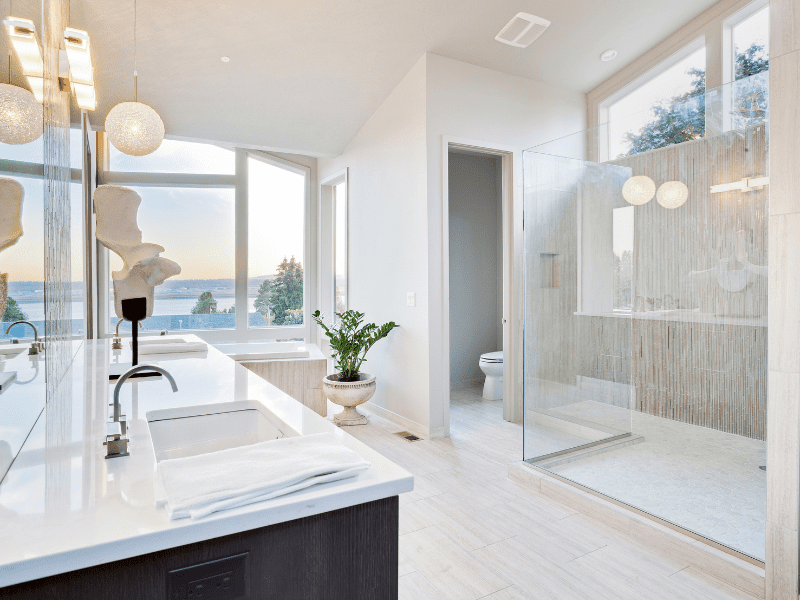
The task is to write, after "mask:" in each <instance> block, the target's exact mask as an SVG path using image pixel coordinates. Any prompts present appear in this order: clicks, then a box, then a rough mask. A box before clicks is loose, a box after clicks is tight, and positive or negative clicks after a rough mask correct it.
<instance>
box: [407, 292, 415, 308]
mask: <svg viewBox="0 0 800 600" xmlns="http://www.w3.org/2000/svg"><path fill="white" fill-rule="evenodd" d="M406 304H407V305H408V306H416V305H417V295H416V294H415V293H414V292H408V294H406Z"/></svg>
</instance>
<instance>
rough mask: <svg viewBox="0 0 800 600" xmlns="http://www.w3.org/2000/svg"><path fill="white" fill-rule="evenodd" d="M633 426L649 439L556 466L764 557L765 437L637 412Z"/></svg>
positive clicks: (578, 411) (597, 411)
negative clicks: (740, 434)
mask: <svg viewBox="0 0 800 600" xmlns="http://www.w3.org/2000/svg"><path fill="white" fill-rule="evenodd" d="M622 410H624V409H620V408H618V407H614V406H607V405H603V404H602V403H599V402H592V401H586V402H580V403H575V404H571V405H569V406H566V407H561V408H556V409H552V412H562V413H563V414H567V415H570V416H573V417H580V418H581V419H583V420H584V421H591V422H596V423H604V422H608V421H613V422H617V423H618V422H619V416H618V413H619V411H622ZM609 413H616V414H611V415H610V416H609ZM632 431H633V433H635V434H638V435H641V436H643V437H644V442H642V443H639V444H634V445H631V446H623V447H621V448H620V449H619V450H614V451H611V452H606V453H604V454H597V455H594V456H589V457H586V458H583V459H581V460H578V461H575V462H571V463H566V464H561V465H556V466H553V467H551V468H550V469H549V470H550V471H552V472H553V473H556V474H558V475H561V476H562V477H566V478H567V479H569V480H571V481H575V482H576V483H580V484H581V485H584V486H586V487H589V488H591V489H593V490H596V491H598V492H601V493H603V494H605V495H607V496H610V497H612V498H615V499H617V500H620V501H622V502H625V503H626V504H630V505H632V506H635V507H636V508H639V509H641V510H644V511H647V512H649V513H651V514H653V515H656V516H658V517H661V518H662V519H666V520H667V521H670V522H672V523H675V524H677V525H680V526H681V527H685V528H686V529H689V530H691V531H694V532H695V533H699V534H700V535H702V536H705V537H708V538H711V539H713V540H715V541H717V542H720V543H721V544H725V545H726V546H729V547H731V548H734V549H736V550H739V551H740V552H744V553H745V554H748V555H750V556H752V557H754V558H758V559H760V560H764V554H765V546H766V532H765V528H766V472H765V471H762V470H761V469H759V466H760V465H763V464H766V463H765V461H766V445H765V443H764V442H761V441H758V440H752V439H749V438H743V437H740V436H736V435H732V434H728V433H722V432H719V431H715V430H712V429H708V428H704V427H697V426H694V425H687V424H685V423H678V422H675V421H671V420H668V419H662V418H659V417H654V416H651V415H646V414H642V413H637V412H634V413H633V414H632Z"/></svg>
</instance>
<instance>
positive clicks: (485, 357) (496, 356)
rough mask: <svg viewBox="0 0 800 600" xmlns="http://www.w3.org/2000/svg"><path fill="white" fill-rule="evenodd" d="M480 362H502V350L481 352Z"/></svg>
mask: <svg viewBox="0 0 800 600" xmlns="http://www.w3.org/2000/svg"><path fill="white" fill-rule="evenodd" d="M481 362H485V363H502V362H503V351H502V350H500V351H498V352H487V353H486V354H481Z"/></svg>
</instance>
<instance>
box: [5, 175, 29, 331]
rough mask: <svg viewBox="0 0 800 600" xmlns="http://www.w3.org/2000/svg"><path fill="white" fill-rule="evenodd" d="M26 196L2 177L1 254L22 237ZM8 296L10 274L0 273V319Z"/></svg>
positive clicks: (18, 186)
mask: <svg viewBox="0 0 800 600" xmlns="http://www.w3.org/2000/svg"><path fill="white" fill-rule="evenodd" d="M24 195H25V192H24V190H23V189H22V185H20V183H19V182H18V181H16V180H14V179H9V178H7V177H0V252H2V251H3V250H5V249H6V248H9V247H11V246H13V245H14V244H16V243H17V241H19V238H21V237H22V198H23V196H24ZM0 270H1V269H0ZM7 295H8V273H2V272H0V319H2V317H3V315H4V314H5V312H6V298H7Z"/></svg>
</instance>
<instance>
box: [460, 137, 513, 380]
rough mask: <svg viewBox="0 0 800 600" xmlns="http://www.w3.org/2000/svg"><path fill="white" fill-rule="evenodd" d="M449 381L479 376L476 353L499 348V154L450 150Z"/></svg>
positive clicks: (479, 353) (500, 334)
mask: <svg viewBox="0 0 800 600" xmlns="http://www.w3.org/2000/svg"><path fill="white" fill-rule="evenodd" d="M448 160H449V190H450V197H449V205H450V206H449V212H450V215H449V218H450V381H451V382H459V381H465V380H469V379H480V378H482V377H483V373H482V372H481V370H480V368H479V367H478V360H479V358H480V355H481V354H483V353H485V352H494V351H496V350H502V341H503V337H502V325H501V317H502V273H503V271H502V238H501V232H502V228H501V224H502V217H501V202H500V196H501V178H500V175H501V166H500V165H501V163H500V158H497V157H489V156H476V155H470V154H461V153H457V152H451V153H450V155H449V159H448Z"/></svg>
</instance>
